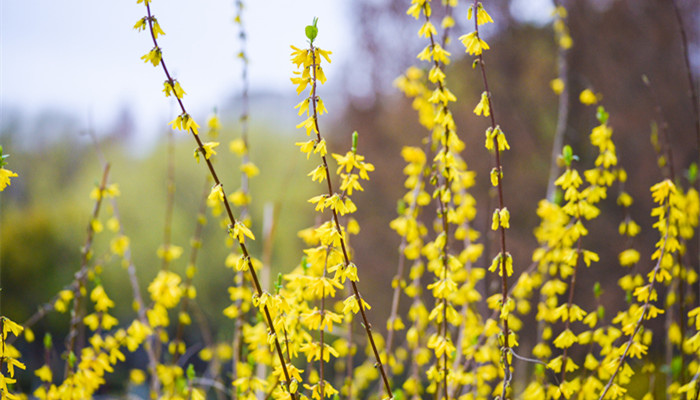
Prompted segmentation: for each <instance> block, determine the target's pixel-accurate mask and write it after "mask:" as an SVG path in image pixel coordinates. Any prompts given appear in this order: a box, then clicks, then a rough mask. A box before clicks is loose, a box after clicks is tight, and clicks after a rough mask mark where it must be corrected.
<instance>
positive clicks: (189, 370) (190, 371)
mask: <svg viewBox="0 0 700 400" xmlns="http://www.w3.org/2000/svg"><path fill="white" fill-rule="evenodd" d="M194 377H195V374H194V365H192V364H190V365H188V366H187V379H188V380H190V381H191V380H193V379H194Z"/></svg>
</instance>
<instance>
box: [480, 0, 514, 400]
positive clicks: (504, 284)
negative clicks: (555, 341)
mask: <svg viewBox="0 0 700 400" xmlns="http://www.w3.org/2000/svg"><path fill="white" fill-rule="evenodd" d="M478 3H479V2H478V0H474V3H473V6H472V7H473V8H472V11H473V13H474V30H475V31H476V37H477V39H478V40H480V36H479V23H478V18H477V10H478ZM478 60H479V67H480V69H481V78H482V80H483V83H484V90H485V91H486V94H487V96H488V99H489V107H490V117H491V129H496V116H495V114H494V110H493V98H492V96H491V91H490V90H489V83H488V79H487V78H486V66H485V64H484V56H483V54H479V55H478ZM496 136H497V135H494V137H493V147H494V153H495V155H496V171H497V172H498V173H497V174H496V175H497V177H498V179H497V181H498V185H497V189H498V207H499V209H500V210H503V208H504V200H503V182H502V180H503V179H502V176H501V174H502V171H503V166H502V164H501V151H500V149H499V147H498V141H497V139H496ZM499 225H500V224H499ZM498 231H499V234H500V242H501V267H500V271H501V294H502V296H501V302H502V303H501V304H503V305H504V306H505V304H506V302H507V300H508V274H507V273H506V255H507V254H508V253H507V251H506V231H505V228H504V227H503V226H502V225H501V226H500V227H499V229H498ZM501 320H502V331H501V332H502V335H503V347H504V351H503V357H502V358H503V364H504V365H503V375H504V376H503V389H502V390H501V398H502V399H506V389H507V387H508V384H509V382H510V380H511V377H512V375H511V371H510V362H509V360H508V350H509V349H510V343H509V338H508V335H509V333H510V330H509V329H508V318H503V319H501Z"/></svg>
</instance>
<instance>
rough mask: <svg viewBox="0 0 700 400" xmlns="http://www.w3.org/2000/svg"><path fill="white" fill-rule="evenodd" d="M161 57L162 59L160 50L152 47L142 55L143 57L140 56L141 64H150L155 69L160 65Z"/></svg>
mask: <svg viewBox="0 0 700 400" xmlns="http://www.w3.org/2000/svg"><path fill="white" fill-rule="evenodd" d="M162 57H163V55H162V53H161V51H160V48H159V47H154V48H153V49H151V51H149V52H148V53H147V54H144V55H143V56H141V59H142V60H143V62H145V63H147V62H150V63H151V64H153V66H154V67H157V66H158V64H160V60H161V58H162Z"/></svg>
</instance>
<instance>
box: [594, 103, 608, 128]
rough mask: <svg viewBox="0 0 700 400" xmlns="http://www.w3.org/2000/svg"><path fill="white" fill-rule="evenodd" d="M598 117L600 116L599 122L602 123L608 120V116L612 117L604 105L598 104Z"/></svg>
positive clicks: (596, 114)
mask: <svg viewBox="0 0 700 400" xmlns="http://www.w3.org/2000/svg"><path fill="white" fill-rule="evenodd" d="M595 116H596V118H598V122H600V123H601V124H604V123H606V122H608V117H610V114H608V112H607V111H605V108H603V106H598V110H597V111H596V113H595Z"/></svg>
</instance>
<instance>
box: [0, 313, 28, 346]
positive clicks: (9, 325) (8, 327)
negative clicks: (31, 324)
mask: <svg viewBox="0 0 700 400" xmlns="http://www.w3.org/2000/svg"><path fill="white" fill-rule="evenodd" d="M0 322H2V340H3V341H4V340H7V334H8V333H9V332H12V334H13V335H15V336H19V334H20V333H22V331H23V330H24V328H23V327H22V325H19V324H17V323H15V322H14V321H12V320H11V319H9V318H7V317H0Z"/></svg>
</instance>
